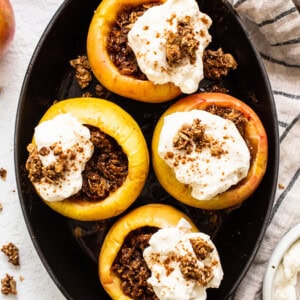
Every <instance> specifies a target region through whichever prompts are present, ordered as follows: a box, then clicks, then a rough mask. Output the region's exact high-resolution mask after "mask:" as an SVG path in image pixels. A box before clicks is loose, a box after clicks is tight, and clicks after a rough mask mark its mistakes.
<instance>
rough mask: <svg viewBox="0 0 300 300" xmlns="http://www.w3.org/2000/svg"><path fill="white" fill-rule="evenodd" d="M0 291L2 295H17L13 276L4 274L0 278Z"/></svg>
mask: <svg viewBox="0 0 300 300" xmlns="http://www.w3.org/2000/svg"><path fill="white" fill-rule="evenodd" d="M1 293H2V294H3V295H9V294H12V295H17V283H16V281H15V280H14V277H13V276H10V275H9V274H6V276H5V277H4V278H3V279H1Z"/></svg>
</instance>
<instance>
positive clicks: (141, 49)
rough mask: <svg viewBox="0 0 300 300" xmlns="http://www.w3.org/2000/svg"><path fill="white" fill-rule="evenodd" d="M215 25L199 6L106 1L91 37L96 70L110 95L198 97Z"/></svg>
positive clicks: (189, 0) (179, 1) (171, 0)
mask: <svg viewBox="0 0 300 300" xmlns="http://www.w3.org/2000/svg"><path fill="white" fill-rule="evenodd" d="M210 25H211V19H210V18H209V17H208V16H207V15H205V14H203V13H202V12H200V11H199V7H198V4H197V2H196V1H195V0H176V1H175V0H168V1H164V0H161V1H159V0H113V1H111V0H104V1H102V2H101V3H100V5H99V6H98V8H97V10H96V11H95V13H94V16H93V18H92V21H91V24H90V27H89V31H88V37H87V54H88V59H89V62H90V65H91V69H92V71H93V73H94V75H95V77H96V78H97V79H98V80H99V81H100V82H101V83H102V84H103V85H104V86H105V87H106V88H107V89H109V90H111V91H113V92H114V93H117V94H119V95H122V96H124V97H127V98H131V99H135V100H140V101H145V102H163V101H167V100H170V99H173V98H175V97H176V96H178V95H180V94H181V93H182V92H183V93H193V92H195V91H196V90H197V88H198V85H199V82H200V80H201V79H202V78H203V62H202V58H203V51H204V49H205V47H206V46H207V45H208V44H209V42H210V40H211V36H210V35H209V33H208V28H209V27H210Z"/></svg>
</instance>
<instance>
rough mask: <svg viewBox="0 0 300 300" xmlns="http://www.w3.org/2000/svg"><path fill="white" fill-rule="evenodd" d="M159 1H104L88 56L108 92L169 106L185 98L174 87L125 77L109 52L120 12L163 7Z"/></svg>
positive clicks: (89, 41) (92, 31) (97, 13)
mask: <svg viewBox="0 0 300 300" xmlns="http://www.w3.org/2000/svg"><path fill="white" fill-rule="evenodd" d="M162 2H164V1H158V0H103V1H102V2H101V3H100V5H99V6H98V8H97V9H96V11H95V13H94V16H93V18H92V21H91V23H90V26H89V31H88V37H87V56H88V59H89V62H90V65H91V69H92V71H93V73H94V75H95V77H96V78H97V79H98V80H99V82H100V83H101V84H102V85H103V86H105V87H106V88H107V89H108V90H110V91H112V92H114V93H116V94H119V95H121V96H123V97H127V98H130V99H134V100H139V101H143V102H151V103H159V102H165V101H168V100H171V99H174V98H175V97H177V96H179V95H180V94H181V91H180V89H179V88H178V87H177V86H175V85H174V84H173V83H166V84H154V83H152V82H151V81H149V80H139V79H136V78H134V77H132V76H127V75H122V74H121V73H120V72H119V70H118V69H117V67H116V66H115V65H114V63H113V62H112V60H111V58H110V55H109V53H108V50H107V37H108V34H109V32H110V30H111V27H112V24H113V23H114V22H115V20H116V18H117V15H118V13H119V12H120V11H122V10H124V9H128V8H130V7H132V6H133V7H134V6H138V5H141V4H151V3H162Z"/></svg>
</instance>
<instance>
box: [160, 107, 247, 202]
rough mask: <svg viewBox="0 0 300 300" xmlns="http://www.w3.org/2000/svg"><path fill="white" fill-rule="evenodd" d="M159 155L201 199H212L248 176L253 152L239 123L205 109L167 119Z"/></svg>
mask: <svg viewBox="0 0 300 300" xmlns="http://www.w3.org/2000/svg"><path fill="white" fill-rule="evenodd" d="M158 154H159V156H160V157H161V158H162V159H163V160H164V161H165V162H166V163H167V164H168V165H169V166H170V167H171V168H172V170H173V171H174V173H175V175H176V178H177V180H178V181H180V182H182V183H184V184H187V185H189V186H190V187H191V188H192V192H191V195H192V196H193V197H194V198H195V199H198V200H209V199H211V198H213V197H214V196H216V195H217V194H219V193H222V192H224V191H226V190H228V189H229V188H230V187H231V186H232V185H235V184H237V183H238V182H239V181H240V180H242V179H243V178H244V177H246V176H247V174H248V170H249V167H250V152H249V149H248V147H247V145H246V142H245V140H244V139H243V138H242V136H241V135H240V133H239V131H238V129H237V128H236V126H235V124H234V123H233V122H232V121H230V120H227V119H224V118H222V117H219V116H217V115H214V114H212V113H209V112H206V111H203V110H197V109H195V110H191V111H188V112H176V113H173V114H170V115H168V116H166V117H165V118H164V124H163V128H162V130H161V134H160V139H159V145H158Z"/></svg>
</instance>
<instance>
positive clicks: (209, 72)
mask: <svg viewBox="0 0 300 300" xmlns="http://www.w3.org/2000/svg"><path fill="white" fill-rule="evenodd" d="M203 66H204V77H205V78H207V79H212V80H220V79H221V77H223V76H226V75H227V74H228V72H229V71H230V70H235V69H236V68H237V62H236V60H235V59H234V57H233V56H232V55H231V54H229V53H224V52H223V49H222V48H219V49H218V50H216V51H213V50H205V51H204V55H203Z"/></svg>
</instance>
